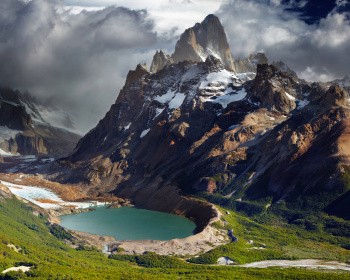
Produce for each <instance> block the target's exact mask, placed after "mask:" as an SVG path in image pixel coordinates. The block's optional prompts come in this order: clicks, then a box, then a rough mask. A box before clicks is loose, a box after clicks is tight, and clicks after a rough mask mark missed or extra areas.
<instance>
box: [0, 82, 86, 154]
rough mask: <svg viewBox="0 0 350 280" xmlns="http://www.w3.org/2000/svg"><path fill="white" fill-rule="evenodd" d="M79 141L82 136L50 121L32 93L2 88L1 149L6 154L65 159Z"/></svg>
mask: <svg viewBox="0 0 350 280" xmlns="http://www.w3.org/2000/svg"><path fill="white" fill-rule="evenodd" d="M46 112H48V111H47V110H46ZM66 117H67V119H68V120H69V117H68V116H66ZM68 125H71V123H68ZM79 139H80V136H79V135H77V134H75V133H72V132H69V131H68V130H64V129H62V128H58V127H54V126H52V125H50V124H49V123H48V122H46V121H45V120H44V119H43V118H42V116H41V114H40V112H39V104H38V101H37V100H36V99H35V98H33V97H31V96H30V95H29V93H21V92H19V91H15V90H12V89H10V88H0V149H2V150H3V151H4V152H6V153H10V154H22V155H35V154H51V155H53V156H63V155H67V154H68V153H69V152H71V151H73V149H74V146H75V145H76V143H77V142H78V140H79Z"/></svg>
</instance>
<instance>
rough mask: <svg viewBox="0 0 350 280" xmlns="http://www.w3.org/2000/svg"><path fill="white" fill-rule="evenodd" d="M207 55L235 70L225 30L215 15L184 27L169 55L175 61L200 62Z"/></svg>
mask: <svg viewBox="0 0 350 280" xmlns="http://www.w3.org/2000/svg"><path fill="white" fill-rule="evenodd" d="M208 55H213V56H215V57H217V58H219V59H220V60H221V61H222V63H223V64H224V65H225V66H226V67H228V68H229V69H231V70H235V66H234V59H233V57H232V54H231V50H230V47H229V45H228V43H227V38H226V34H225V30H224V28H223V27H222V25H221V22H220V20H219V19H218V17H216V16H215V15H208V16H207V17H206V18H205V19H204V21H203V22H202V23H196V24H195V26H193V27H192V28H189V29H186V31H185V32H184V33H183V34H182V35H181V37H180V40H179V41H177V43H176V46H175V52H174V53H173V54H172V56H171V57H172V59H173V60H174V62H175V63H178V62H180V61H184V60H192V61H196V62H201V61H205V60H206V58H207V57H208Z"/></svg>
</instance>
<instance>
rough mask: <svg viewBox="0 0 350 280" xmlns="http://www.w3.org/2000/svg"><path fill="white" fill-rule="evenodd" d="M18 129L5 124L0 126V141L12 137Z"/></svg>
mask: <svg viewBox="0 0 350 280" xmlns="http://www.w3.org/2000/svg"><path fill="white" fill-rule="evenodd" d="M20 132H22V131H20V130H14V129H11V128H8V127H7V126H0V143H1V142H3V141H5V140H10V139H14V138H15V136H16V134H18V133H20Z"/></svg>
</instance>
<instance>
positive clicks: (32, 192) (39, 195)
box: [0, 180, 104, 209]
mask: <svg viewBox="0 0 350 280" xmlns="http://www.w3.org/2000/svg"><path fill="white" fill-rule="evenodd" d="M0 182H1V183H2V184H3V185H5V186H7V187H8V188H9V190H10V191H11V192H12V193H13V194H14V195H17V196H19V197H22V198H24V199H26V200H28V201H30V202H32V203H34V204H36V205H38V206H40V207H41V208H45V209H58V208H62V207H64V206H76V208H88V207H90V206H95V205H104V203H103V202H96V201H90V202H66V201H63V200H62V199H61V198H60V197H59V196H58V195H56V194H55V193H54V192H52V191H51V190H48V189H44V188H40V187H29V186H22V185H17V184H13V183H9V182H5V181H2V180H0ZM36 199H40V200H42V199H47V200H52V201H56V202H57V203H43V202H40V201H37V200H36Z"/></svg>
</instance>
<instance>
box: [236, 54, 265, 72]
mask: <svg viewBox="0 0 350 280" xmlns="http://www.w3.org/2000/svg"><path fill="white" fill-rule="evenodd" d="M268 63H269V62H268V59H267V57H266V56H265V54H264V53H257V54H251V55H250V56H249V57H248V58H246V59H237V60H236V61H235V63H234V65H235V69H236V72H237V73H247V72H253V73H256V71H257V66H258V64H268Z"/></svg>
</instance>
